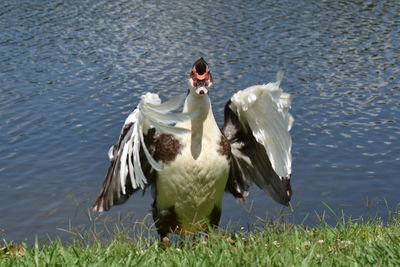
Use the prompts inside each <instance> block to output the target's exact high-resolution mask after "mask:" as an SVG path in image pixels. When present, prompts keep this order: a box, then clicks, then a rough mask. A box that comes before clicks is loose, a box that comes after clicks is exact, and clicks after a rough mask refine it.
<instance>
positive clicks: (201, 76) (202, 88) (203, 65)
mask: <svg viewBox="0 0 400 267" xmlns="http://www.w3.org/2000/svg"><path fill="white" fill-rule="evenodd" d="M211 85H212V77H211V72H210V69H209V68H208V64H207V62H206V61H205V60H204V59H203V58H200V59H198V60H196V62H195V63H194V64H193V67H192V71H191V73H190V77H189V89H190V91H193V92H195V93H196V94H197V95H206V94H207V93H208V90H209V89H210V87H211Z"/></svg>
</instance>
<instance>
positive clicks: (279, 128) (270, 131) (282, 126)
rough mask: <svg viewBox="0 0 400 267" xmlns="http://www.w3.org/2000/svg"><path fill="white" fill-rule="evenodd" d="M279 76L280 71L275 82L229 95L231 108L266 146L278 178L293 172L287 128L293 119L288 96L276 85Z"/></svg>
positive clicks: (278, 82)
mask: <svg viewBox="0 0 400 267" xmlns="http://www.w3.org/2000/svg"><path fill="white" fill-rule="evenodd" d="M282 78H283V74H282V73H281V72H279V73H278V74H277V82H275V83H268V84H266V85H254V86H251V87H249V88H246V89H244V90H242V91H239V92H237V93H236V94H234V95H233V96H232V98H231V101H232V102H231V105H230V109H231V110H232V111H233V112H235V113H236V114H237V115H238V117H239V120H240V122H241V123H242V124H243V125H248V126H249V127H250V129H251V131H252V133H253V136H254V137H255V138H256V140H257V142H258V143H260V144H262V145H263V146H264V147H265V150H266V152H267V154H268V157H269V159H270V161H271V165H272V167H273V169H274V171H275V172H276V173H277V174H278V175H279V176H280V177H287V176H289V175H290V174H291V172H292V170H291V168H292V167H291V165H292V157H291V148H292V138H291V136H290V134H289V131H290V129H291V128H292V125H293V121H294V120H293V117H292V115H291V114H290V113H289V109H290V103H291V96H290V94H287V93H284V92H283V90H282V89H281V88H279V85H280V83H281V80H282Z"/></svg>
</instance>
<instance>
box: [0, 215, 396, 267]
mask: <svg viewBox="0 0 400 267" xmlns="http://www.w3.org/2000/svg"><path fill="white" fill-rule="evenodd" d="M339 219H340V218H339ZM128 232H129V231H127V229H124V228H121V227H118V228H116V230H115V233H114V235H113V236H114V237H113V238H112V239H104V238H99V237H98V235H97V234H96V235H91V236H86V237H83V236H82V235H80V234H79V233H76V236H75V238H74V240H73V241H72V242H71V243H70V244H63V243H62V242H61V241H60V240H56V241H50V242H48V243H46V244H39V242H37V241H36V242H35V243H34V245H33V246H32V247H27V245H26V244H20V245H15V244H14V245H13V244H10V243H8V244H7V243H6V244H4V247H3V249H2V251H0V266H121V265H126V266H317V265H321V266H333V265H335V266H336V265H340V266H348V265H353V266H396V265H397V266H400V219H399V216H394V217H393V218H392V219H391V220H390V222H388V223H386V224H383V223H382V221H380V220H374V221H369V222H360V223H357V222H356V221H354V220H350V219H347V220H344V219H340V220H338V224H337V225H336V226H330V225H328V224H326V223H321V224H320V225H319V226H317V227H306V226H303V225H292V224H285V223H274V222H269V223H265V224H264V226H263V227H259V228H257V229H256V230H254V231H251V232H247V231H245V230H239V231H236V232H233V233H232V232H229V231H224V230H218V231H215V232H212V233H211V234H209V236H208V237H206V236H205V235H198V236H196V238H186V239H185V238H180V239H179V240H177V241H175V242H172V244H171V245H170V246H169V247H167V248H164V247H163V246H162V245H160V244H159V242H158V240H157V239H156V237H155V236H154V235H146V234H145V232H142V234H139V236H135V238H134V240H133V239H131V238H130V237H129V236H130V234H129V233H128Z"/></svg>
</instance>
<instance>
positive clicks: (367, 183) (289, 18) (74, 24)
mask: <svg viewBox="0 0 400 267" xmlns="http://www.w3.org/2000/svg"><path fill="white" fill-rule="evenodd" d="M399 24H400V2H399V1H395V0H393V1H343V2H341V1H248V2H247V1H245V2H243V1H236V0H234V1H201V2H196V3H194V2H193V1H106V0H101V1H90V0H88V1H7V0H6V1H2V2H1V3H0V29H1V34H0V231H1V232H0V238H6V239H8V240H16V241H20V240H24V239H25V238H28V239H30V240H31V239H32V238H34V236H35V235H38V236H39V238H44V237H46V236H47V235H49V236H50V237H52V238H53V237H56V236H61V237H65V236H66V235H68V234H66V233H64V232H62V231H60V230H57V229H58V228H64V229H67V228H68V224H69V221H71V224H72V225H76V226H79V225H86V224H88V221H89V220H88V219H87V217H86V215H85V213H86V212H87V208H88V207H90V205H91V204H92V202H93V201H94V198H95V197H96V195H97V193H98V191H99V189H100V185H101V183H102V179H103V177H104V174H105V171H106V169H107V167H108V159H107V151H108V148H109V146H110V145H111V144H112V143H113V142H115V141H116V138H117V137H118V134H119V131H120V127H121V125H122V123H123V121H124V120H125V118H126V116H127V114H128V113H129V112H130V111H131V110H132V109H133V108H134V107H135V106H136V104H137V102H138V100H139V96H140V95H141V94H143V93H144V92H147V91H152V92H159V93H160V94H161V95H163V96H169V95H171V94H176V93H179V92H185V91H186V78H187V74H188V71H189V69H190V67H191V65H192V63H193V62H194V61H195V60H196V59H197V58H199V57H200V56H203V57H204V58H205V59H206V60H207V61H208V62H209V63H210V65H211V67H212V71H213V77H214V89H213V90H212V91H211V92H210V96H211V98H212V101H213V108H214V112H215V113H216V118H217V120H218V122H219V123H222V121H223V114H222V110H223V106H224V104H225V102H226V101H227V100H228V98H229V97H230V96H231V95H232V94H233V93H234V92H236V91H237V90H239V89H243V88H245V87H247V86H250V85H253V84H260V83H265V82H269V81H273V80H274V79H275V73H276V72H277V71H279V70H282V71H284V72H285V79H284V81H283V83H282V87H283V88H284V89H285V90H286V91H287V92H289V93H291V94H293V95H294V101H293V105H292V114H293V116H294V117H295V125H294V127H293V129H292V137H293V159H294V163H293V165H294V167H293V176H292V179H293V180H292V186H293V189H294V196H293V200H292V205H293V209H294V212H292V213H290V216H289V217H288V219H289V220H290V221H292V222H294V223H301V222H303V221H304V222H305V223H308V224H313V223H315V222H316V221H317V216H316V214H321V213H323V211H324V210H326V209H327V208H326V207H325V206H324V204H323V203H324V202H325V203H327V204H328V205H329V206H330V207H331V208H332V209H333V210H335V212H338V213H340V212H341V211H343V212H344V213H345V214H347V215H349V216H352V217H359V216H363V217H368V216H370V215H371V214H373V215H379V216H383V217H385V216H387V215H388V211H390V210H391V211H393V210H395V208H396V206H397V205H398V203H400V196H399V193H398V190H399V188H400V179H399V175H398V170H399V168H400V166H399V165H400V144H399V136H400V125H399V120H400V112H399V111H400V84H399V77H400V37H399V32H400V28H399V27H400V26H399ZM151 202H152V201H151V196H150V194H146V195H145V196H144V197H141V196H140V195H139V194H138V195H137V196H135V197H134V198H132V199H130V201H128V203H127V204H125V205H123V206H118V207H115V208H113V210H112V211H111V212H110V214H111V216H117V215H118V214H122V215H125V214H127V213H130V212H133V214H134V217H135V218H137V219H139V220H142V219H143V217H144V216H145V215H146V214H147V213H148V212H149V210H150V205H151ZM280 208H281V207H280V206H279V205H278V204H275V203H273V201H272V200H271V199H270V198H269V197H267V196H265V195H264V193H263V192H261V191H260V190H257V189H256V188H253V190H252V191H251V196H250V199H249V201H248V204H247V205H246V206H245V207H242V206H240V205H239V204H237V203H235V201H233V198H232V197H231V196H229V195H226V196H225V200H224V209H223V214H222V225H226V224H227V223H228V222H229V221H230V220H232V221H240V223H241V224H243V225H245V224H249V223H250V224H251V223H253V222H255V221H256V220H257V217H261V218H265V217H266V216H267V215H270V216H275V215H277V214H278V213H279V211H280ZM284 211H285V212H289V209H284ZM307 214H309V216H307ZM327 215H329V211H328V212H327Z"/></svg>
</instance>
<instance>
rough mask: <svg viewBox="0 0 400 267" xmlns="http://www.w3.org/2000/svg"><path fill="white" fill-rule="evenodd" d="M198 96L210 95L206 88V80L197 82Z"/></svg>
mask: <svg viewBox="0 0 400 267" xmlns="http://www.w3.org/2000/svg"><path fill="white" fill-rule="evenodd" d="M196 94H198V95H206V94H208V89H207V88H206V82H205V80H203V81H197V86H196Z"/></svg>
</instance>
